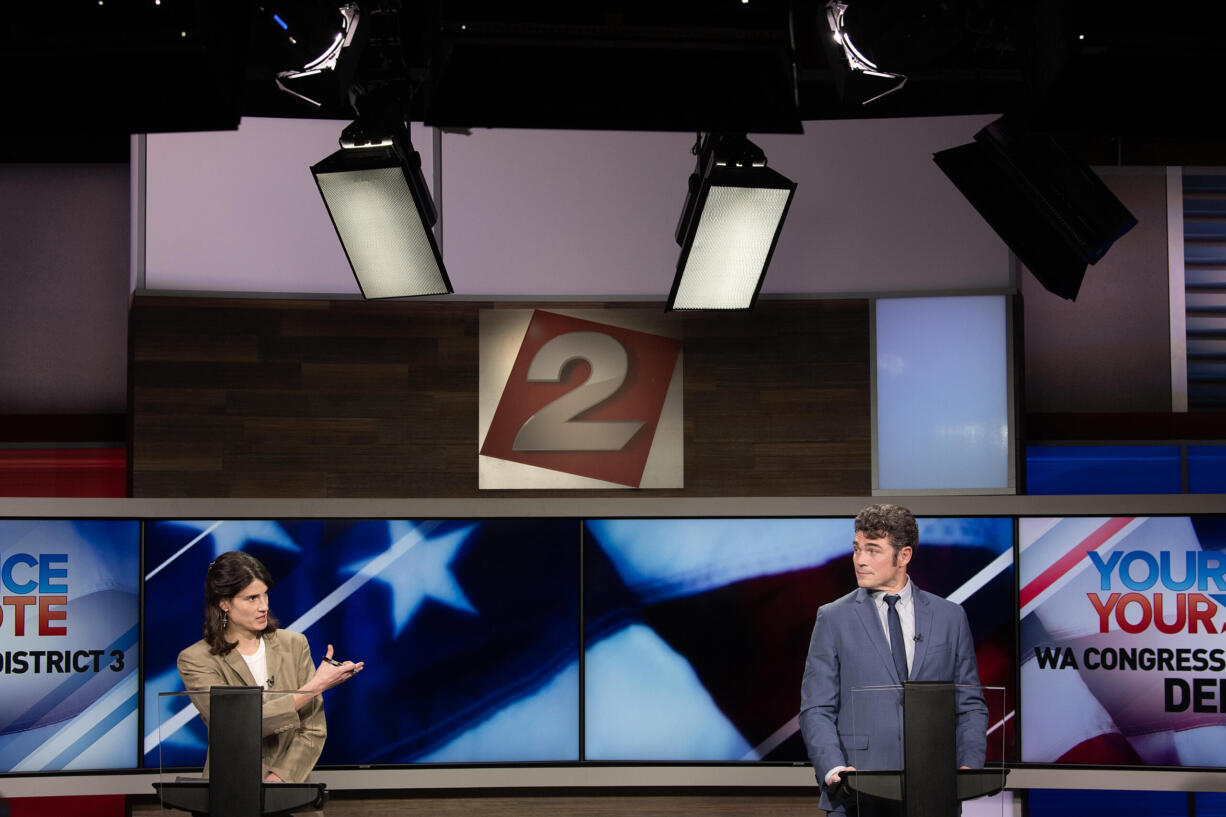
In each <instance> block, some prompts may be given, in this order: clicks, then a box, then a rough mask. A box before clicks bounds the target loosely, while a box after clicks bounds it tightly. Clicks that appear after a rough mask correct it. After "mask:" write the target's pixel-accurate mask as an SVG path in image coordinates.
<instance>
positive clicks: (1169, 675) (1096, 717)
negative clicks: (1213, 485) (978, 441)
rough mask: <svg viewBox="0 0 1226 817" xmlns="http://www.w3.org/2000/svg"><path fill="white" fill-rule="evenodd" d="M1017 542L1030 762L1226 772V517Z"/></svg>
mask: <svg viewBox="0 0 1226 817" xmlns="http://www.w3.org/2000/svg"><path fill="white" fill-rule="evenodd" d="M1018 530H1019V547H1020V556H1019V571H1020V582H1019V587H1020V592H1019V605H1020V615H1021V627H1020V633H1021V645H1020V647H1021V699H1022V700H1021V703H1022V714H1023V720H1022V759H1023V760H1025V761H1033V762H1039V763H1076V764H1083V763H1084V764H1110V765H1145V766H1226V715H1224V714H1223V711H1224V710H1226V681H1224V680H1223V678H1224V677H1226V641H1223V637H1224V636H1223V634H1224V632H1226V554H1224V553H1223V551H1224V550H1226V516H1193V517H1129V516H1124V517H1092V518H1091V517H1076V518H1049V519H1028V518H1023V519H1021V520H1020V521H1019V526H1018Z"/></svg>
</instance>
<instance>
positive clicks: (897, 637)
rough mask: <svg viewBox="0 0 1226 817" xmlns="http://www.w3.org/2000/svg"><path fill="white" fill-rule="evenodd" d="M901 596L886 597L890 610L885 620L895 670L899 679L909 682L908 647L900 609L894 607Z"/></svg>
mask: <svg viewBox="0 0 1226 817" xmlns="http://www.w3.org/2000/svg"><path fill="white" fill-rule="evenodd" d="M899 598H900V596H893V595H891V596H886V597H885V603H886V605H887V606H888V607H889V608H890V609H889V610H887V611H886V614H885V618H886V622H887V623H888V625H889V628H890V652H891V653H893V655H894V669H896V670H898V677H899V678H900V679H901V680H903V681H905V680H907V645H906V644H904V643H903V640H902V619H900V618H899V617H898V608H897V607H895V606H894V605H896V604H898V599H899Z"/></svg>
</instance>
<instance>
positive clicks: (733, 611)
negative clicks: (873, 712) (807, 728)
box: [583, 518, 1016, 763]
mask: <svg viewBox="0 0 1226 817" xmlns="http://www.w3.org/2000/svg"><path fill="white" fill-rule="evenodd" d="M918 521H919V524H920V545H919V548H918V550H917V554H916V557H915V559H914V560H913V561H912V562H911V569H910V571H909V572H910V575H911V576H912V577H913V578H914V580H915V583H916V585H917V586H919V587H922V588H924V589H925V590H928V591H929V592H932V593H937V594H939V595H941V596H945V597H946V598H949V599H951V600H953V601H956V602H958V603H960V604H962V605H963V607H964V608H965V609H966V611H967V615H968V618H969V619H970V624H971V631H972V633H973V635H974V638H975V652H976V658H977V660H978V663H979V676H980V682H981V683H982V684H984V685H985V686H993V687H1005V688H1006V690H1005V692H1006V694H1005V695H1004V696H1003V697H1002V696H1001V695H991V696H988V697H989V728H990V730H991V731H990V733H989V745H990V746H991V747H992V748H991V749H990V750H989V759H991V760H999V759H1002V757H1003V758H1004V759H1009V760H1011V759H1013V757H1014V755H1013V745H1014V724H1015V719H1014V706H1013V701H1014V694H1013V689H1012V687H1013V678H1014V667H1015V662H1014V655H1015V654H1016V653H1015V651H1014V650H1015V641H1014V621H1015V619H1014V616H1013V609H1014V608H1013V520H1012V519H1008V518H971V519H965V518H953V519H950V518H927V519H920V520H918ZM586 532H587V535H586V536H585V537H584V564H583V569H584V595H583V598H584V616H585V619H584V633H585V646H584V657H585V668H584V748H585V755H584V757H585V758H586V759H588V760H608V761H619V760H626V761H678V762H684V761H757V760H765V761H793V762H797V763H807V762H808V754H807V753H806V751H805V748H804V744H803V741H802V739H801V736H800V732H799V726H798V722H797V718H798V713H799V711H800V682H801V675H802V674H803V672H804V664H805V655H806V653H807V651H808V647H809V636H810V633H811V632H812V630H813V620H814V616H815V614H816V612H817V608H818V607H819V606H820V605H822V604H825V603H826V602H829V601H833V600H835V599H837V598H839V597H840V596H842V595H844V594H845V593H847V592H848V591H849V590H852V589H854V587H855V579H854V575H853V572H852V564H851V541H852V537H853V533H854V531H853V522H852V520H851V519H603V520H589V521H588V522H587V525H586Z"/></svg>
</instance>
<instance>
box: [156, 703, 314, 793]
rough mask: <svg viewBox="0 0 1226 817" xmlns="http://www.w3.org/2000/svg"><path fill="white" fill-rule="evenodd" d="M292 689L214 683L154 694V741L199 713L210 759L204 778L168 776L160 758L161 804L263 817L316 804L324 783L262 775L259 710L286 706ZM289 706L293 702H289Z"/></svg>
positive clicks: (160, 743) (261, 741) (260, 719)
mask: <svg viewBox="0 0 1226 817" xmlns="http://www.w3.org/2000/svg"><path fill="white" fill-rule="evenodd" d="M294 694H296V691H294V690H291V691H282V690H277V691H272V690H266V689H264V688H262V687H225V686H217V687H213V688H211V689H207V690H189V691H187V692H163V693H160V694H159V695H158V738H159V741H158V746H159V747H160V746H161V745H162V741H161V737H162V736H163V735H164V734H168V733H170V732H173V731H174V730H175V729H176V728H177V727H178V722H179V721H181V720H182V719H184V718H186V717H192V716H193V715H195V714H196V713H197V712H198V713H199V714H200V716H201V717H202V718H203V719H204V721H205V723H206V724H208V727H209V759H208V765H207V767H206V769H205V770H204V771H205V772H206V775H205V776H203V777H178V776H175V777H171V776H169V775H168V773H167V772H166V769H165V767H164V766H162V764H161V762H160V749H159V764H158V765H159V770H160V771H159V775H158V776H159V780H158V782H157V783H154V784H153V785H154V788H155V789H157V791H158V795H159V797H160V799H161V801H162V807H163V808H168V809H179V810H182V811H190V812H191V813H192V814H197V815H208V817H221V815H226V817H261V815H265V814H280V813H283V812H287V811H292V810H295V809H303V808H319V807H320V806H322V805H323V802H324V799H325V787H324V784H323V783H266V782H264V780H263V777H264V772H263V760H262V757H261V749H262V744H263V739H264V735H263V712H264V709H265V708H268V709H277V708H284V707H285V706H286V705H287V700H286V699H287V698H289V697H292V696H293V695H294ZM289 705H290V706H292V703H290V704H289Z"/></svg>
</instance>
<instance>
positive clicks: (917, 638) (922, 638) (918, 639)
mask: <svg viewBox="0 0 1226 817" xmlns="http://www.w3.org/2000/svg"><path fill="white" fill-rule="evenodd" d="M915 640H916V641H923V640H924V637H923V636H922V635H920V634H919V633H916V634H915ZM270 683H271V680H270Z"/></svg>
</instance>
